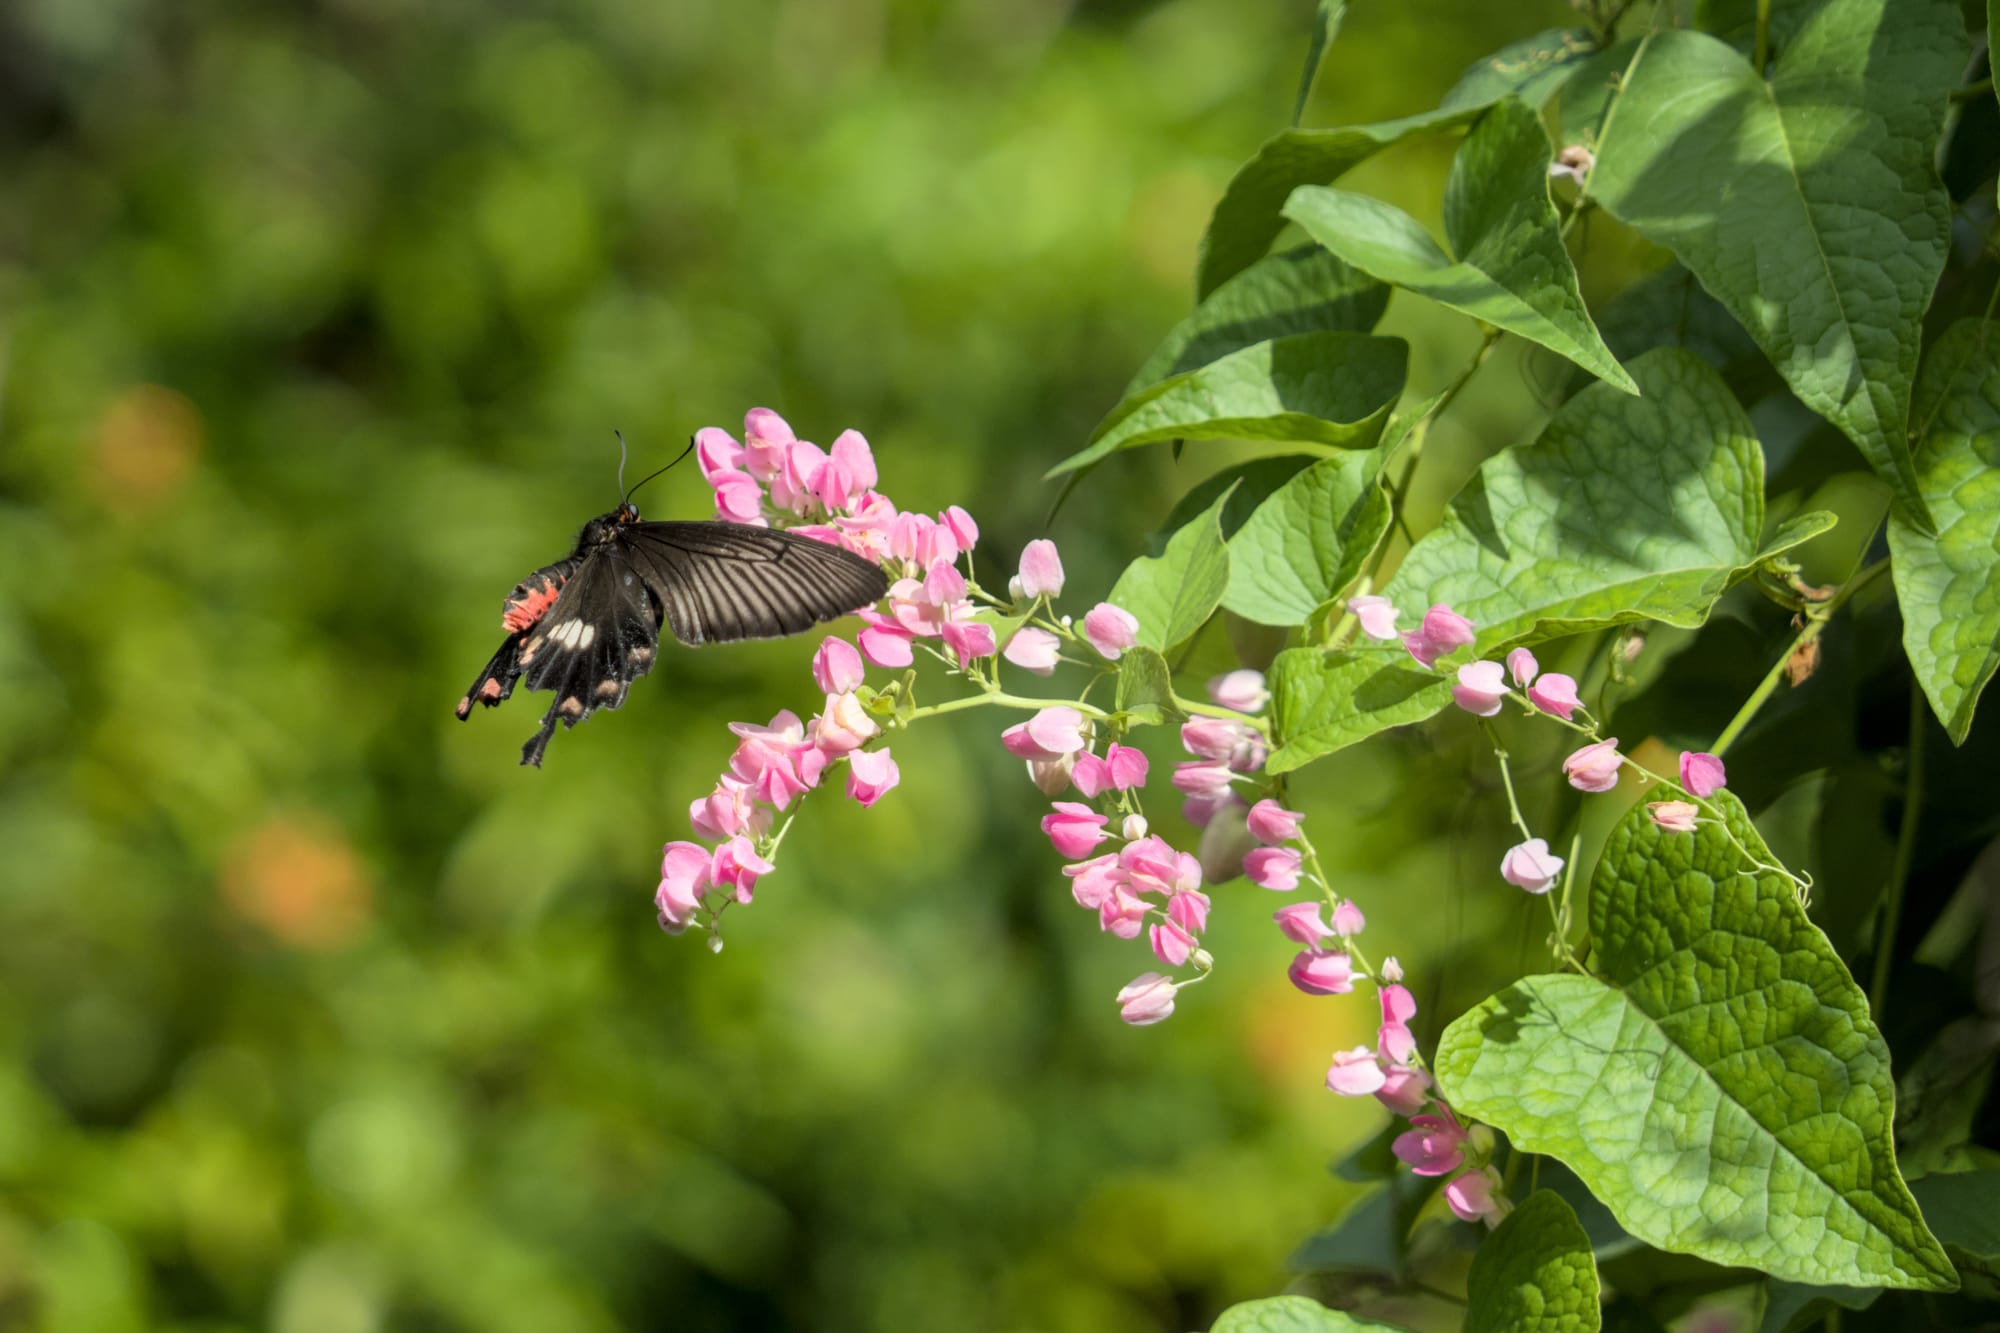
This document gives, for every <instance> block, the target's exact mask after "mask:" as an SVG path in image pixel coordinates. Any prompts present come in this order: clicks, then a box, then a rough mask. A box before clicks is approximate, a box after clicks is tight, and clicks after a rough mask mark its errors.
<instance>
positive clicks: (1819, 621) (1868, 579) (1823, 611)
mask: <svg viewBox="0 0 2000 1333" xmlns="http://www.w3.org/2000/svg"><path fill="white" fill-rule="evenodd" d="M1888 568H1889V557H1887V556H1884V557H1883V558H1882V559H1880V560H1877V561H1876V562H1875V563H1874V564H1872V565H1869V566H1868V567H1867V568H1865V569H1863V570H1861V571H1860V572H1859V573H1857V574H1855V576H1854V577H1853V578H1851V579H1849V580H1848V581H1847V582H1846V583H1844V584H1842V585H1841V587H1840V590H1839V591H1838V592H1836V593H1834V595H1833V596H1832V597H1831V598H1829V599H1828V600H1827V602H1826V604H1825V605H1823V606H1818V607H1809V608H1807V610H1806V613H1805V614H1806V627H1805V628H1804V629H1802V630H1800V631H1799V632H1798V635H1797V637H1795V638H1794V639H1793V640H1792V642H1791V644H1790V645H1789V646H1788V647H1786V649H1785V651H1784V652H1783V653H1782V654H1781V655H1780V656H1779V658H1778V660H1777V661H1776V662H1773V663H1772V664H1771V669H1770V670H1769V671H1767V672H1765V673H1764V679H1762V680H1760V681H1758V682H1757V688H1756V689H1754V690H1752V691H1750V697H1749V698H1747V699H1745V700H1744V701H1743V706H1742V707H1741V708H1739V709H1737V710H1736V716H1735V717H1732V718H1730V719H1729V725H1728V726H1726V727H1724V728H1723V729H1722V734H1721V735H1719V736H1717V737H1716V738H1715V741H1714V743H1713V744H1711V745H1710V746H1709V747H1708V752H1709V753H1710V754H1712V755H1715V756H1716V757H1717V758H1721V756H1722V755H1723V754H1724V753H1725V752H1726V751H1727V750H1728V749H1729V747H1730V746H1732V745H1734V744H1735V743H1736V742H1737V741H1738V740H1739V739H1740V738H1741V737H1742V735H1743V732H1744V729H1745V728H1747V727H1748V726H1749V725H1750V723H1751V721H1752V720H1753V719H1755V718H1756V716H1757V712H1758V710H1759V709H1761V708H1763V706H1764V705H1765V704H1766V703H1768V702H1769V701H1770V698H1771V696H1772V694H1774V693H1776V692H1777V688H1778V682H1779V681H1780V680H1781V679H1783V678H1784V675H1785V668H1786V666H1787V665H1789V664H1790V662H1791V660H1792V658H1793V657H1794V656H1795V655H1797V654H1798V652H1799V651H1800V650H1801V649H1804V648H1808V647H1810V646H1811V645H1812V643H1813V642H1814V640H1816V639H1818V638H1819V636H1820V635H1821V634H1822V633H1824V632H1825V630H1826V627H1827V624H1828V623H1829V622H1830V621H1831V620H1832V619H1833V614H1834V612H1836V611H1838V610H1839V609H1840V608H1841V607H1842V606H1844V605H1845V604H1846V603H1847V601H1848V599H1849V598H1851V597H1853V596H1854V594H1856V593H1858V592H1860V591H1861V590H1862V589H1863V588H1865V587H1867V586H1868V585H1869V584H1871V583H1873V582H1874V581H1875V580H1876V579H1878V578H1880V577H1881V576H1882V574H1883V572H1884V571H1885V570H1887V569H1888Z"/></svg>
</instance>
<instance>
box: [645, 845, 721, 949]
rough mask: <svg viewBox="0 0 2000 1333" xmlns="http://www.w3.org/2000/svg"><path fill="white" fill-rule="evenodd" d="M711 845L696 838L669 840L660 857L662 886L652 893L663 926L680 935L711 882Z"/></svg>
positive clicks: (669, 932)
mask: <svg viewBox="0 0 2000 1333" xmlns="http://www.w3.org/2000/svg"><path fill="white" fill-rule="evenodd" d="M709 882H710V881H709V852H708V848H706V847H703V846H702V845H701V844H699V843H693V842H670V843H668V844H667V845H666V848H665V850H664V851H663V853H662V854H661V857H660V888H659V891H658V892H657V893H655V894H654V895H653V905H654V907H656V908H657V909H659V914H660V929H662V930H664V931H666V932H667V933H668V934H670V935H678V934H680V933H681V932H682V931H684V930H686V929H687V928H688V922H690V921H692V920H693V919H694V913H695V909H696V908H698V907H700V906H701V896H702V894H703V893H704V892H706V891H707V889H708V886H709Z"/></svg>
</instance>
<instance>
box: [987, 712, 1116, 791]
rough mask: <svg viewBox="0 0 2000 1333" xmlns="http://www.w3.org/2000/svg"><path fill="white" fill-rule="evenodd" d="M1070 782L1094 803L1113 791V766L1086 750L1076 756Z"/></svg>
mask: <svg viewBox="0 0 2000 1333" xmlns="http://www.w3.org/2000/svg"><path fill="white" fill-rule="evenodd" d="M1024 725H1025V724H1024ZM1010 748H1011V747H1010ZM1069 780H1070V781H1071V782H1074V783H1075V784H1076V789H1077V790H1078V791H1080V792H1082V793H1083V794H1084V795H1085V796H1087V797H1089V798H1090V799H1091V800H1093V801H1094V800H1096V799H1097V798H1098V797H1099V796H1100V795H1102V794H1103V793H1105V792H1107V791H1109V790H1110V789H1111V765H1109V764H1107V763H1105V762H1104V760H1102V759H1100V758H1099V757H1098V756H1096V755H1094V754H1092V753H1091V752H1090V751H1088V750H1085V751H1083V752H1082V753H1081V754H1079V755H1077V756H1076V763H1075V764H1074V766H1073V767H1072V768H1071V769H1070V773H1069Z"/></svg>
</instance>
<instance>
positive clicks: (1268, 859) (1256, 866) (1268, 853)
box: [1243, 847, 1299, 893]
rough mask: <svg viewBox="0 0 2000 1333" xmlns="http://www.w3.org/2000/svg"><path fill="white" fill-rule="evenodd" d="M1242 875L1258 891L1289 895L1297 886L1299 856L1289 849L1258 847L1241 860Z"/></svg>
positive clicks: (1292, 849)
mask: <svg viewBox="0 0 2000 1333" xmlns="http://www.w3.org/2000/svg"><path fill="white" fill-rule="evenodd" d="M1243 873H1244V874H1245V875H1247V876H1248V877H1249V879H1250V882H1251V883H1252V884H1255V885H1256V886H1257V887H1258V888H1260V889H1272V890H1275V891H1276V892H1278V893H1290V892H1291V891H1292V890H1293V889H1296V888H1297V887H1298V886H1299V854H1298V851H1297V850H1296V849H1295V848H1291V847H1259V848H1258V849H1257V850H1256V851H1254V852H1252V853H1250V854H1249V855H1248V856H1246V857H1244V858H1243Z"/></svg>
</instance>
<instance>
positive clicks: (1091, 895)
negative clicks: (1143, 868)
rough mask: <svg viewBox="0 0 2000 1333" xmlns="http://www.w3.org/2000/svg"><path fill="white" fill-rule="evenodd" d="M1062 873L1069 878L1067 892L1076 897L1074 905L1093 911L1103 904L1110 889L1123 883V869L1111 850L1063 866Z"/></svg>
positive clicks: (1110, 891)
mask: <svg viewBox="0 0 2000 1333" xmlns="http://www.w3.org/2000/svg"><path fill="white" fill-rule="evenodd" d="M1063 874H1065V875H1068V876H1069V878H1070V886H1069V893H1070V897H1072V898H1074V899H1076V905H1077V906H1078V907H1087V908H1089V909H1090V910H1091V911H1093V912H1095V911H1097V910H1098V909H1100V908H1102V907H1103V906H1104V903H1105V900H1106V899H1108V898H1109V897H1110V896H1111V893H1112V890H1114V889H1118V888H1122V887H1123V886H1124V884H1125V870H1124V868H1123V867H1122V866H1120V865H1119V864H1118V857H1117V856H1116V855H1115V854H1113V853H1111V852H1106V853H1105V854H1104V855H1103V856H1095V857H1092V858H1091V859H1090V860H1088V861H1078V862H1077V863H1076V864H1074V865H1067V866H1064V867H1063Z"/></svg>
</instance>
